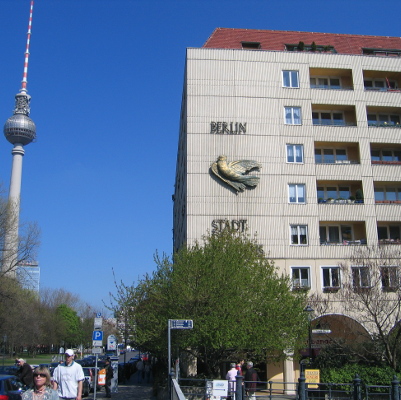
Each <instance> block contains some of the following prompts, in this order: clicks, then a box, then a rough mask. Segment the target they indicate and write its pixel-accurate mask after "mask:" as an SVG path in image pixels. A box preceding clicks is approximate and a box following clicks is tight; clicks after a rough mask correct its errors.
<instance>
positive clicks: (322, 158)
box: [315, 149, 348, 164]
mask: <svg viewBox="0 0 401 400" xmlns="http://www.w3.org/2000/svg"><path fill="white" fill-rule="evenodd" d="M346 160H348V157H347V151H346V150H345V149H315V163H316V164H335V163H344V161H346Z"/></svg>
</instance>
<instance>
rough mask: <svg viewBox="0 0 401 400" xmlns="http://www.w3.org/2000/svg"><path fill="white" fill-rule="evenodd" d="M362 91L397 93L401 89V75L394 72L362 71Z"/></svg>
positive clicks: (400, 91)
mask: <svg viewBox="0 0 401 400" xmlns="http://www.w3.org/2000/svg"><path fill="white" fill-rule="evenodd" d="M363 82H364V89H365V90H366V91H376V92H398V93H401V90H400V89H399V88H400V87H401V73H400V72H395V71H363Z"/></svg>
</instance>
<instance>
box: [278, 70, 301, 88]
mask: <svg viewBox="0 0 401 400" xmlns="http://www.w3.org/2000/svg"><path fill="white" fill-rule="evenodd" d="M286 73H288V82H289V85H286V84H285V82H286V78H285V75H286ZM293 73H295V74H296V83H295V84H294V82H293ZM281 77H282V84H283V88H289V89H299V88H300V85H299V71H298V70H294V69H283V70H282V74H281Z"/></svg>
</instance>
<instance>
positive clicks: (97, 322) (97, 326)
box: [93, 318, 103, 331]
mask: <svg viewBox="0 0 401 400" xmlns="http://www.w3.org/2000/svg"><path fill="white" fill-rule="evenodd" d="M102 325H103V318H95V320H94V323H93V329H94V330H95V331H101V330H102Z"/></svg>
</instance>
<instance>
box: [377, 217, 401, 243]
mask: <svg viewBox="0 0 401 400" xmlns="http://www.w3.org/2000/svg"><path fill="white" fill-rule="evenodd" d="M377 236H378V239H379V245H401V240H400V238H401V223H397V222H392V221H391V222H378V223H377Z"/></svg>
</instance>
